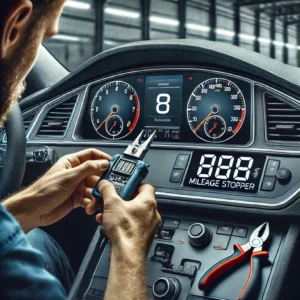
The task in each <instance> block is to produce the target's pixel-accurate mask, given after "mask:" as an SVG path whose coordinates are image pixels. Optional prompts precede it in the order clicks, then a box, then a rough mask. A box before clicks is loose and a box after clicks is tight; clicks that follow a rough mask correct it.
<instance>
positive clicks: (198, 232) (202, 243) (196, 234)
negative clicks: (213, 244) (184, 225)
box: [188, 223, 212, 248]
mask: <svg viewBox="0 0 300 300" xmlns="http://www.w3.org/2000/svg"><path fill="white" fill-rule="evenodd" d="M188 236H189V242H190V245H191V246H192V247H194V248H205V247H206V246H208V244H209V243H210V241H211V238H212V232H211V230H210V229H208V228H207V227H205V226H204V225H203V224H201V223H195V224H193V225H191V226H190V228H189V229H188Z"/></svg>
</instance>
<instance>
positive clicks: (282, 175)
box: [276, 168, 292, 184]
mask: <svg viewBox="0 0 300 300" xmlns="http://www.w3.org/2000/svg"><path fill="white" fill-rule="evenodd" d="M276 178H277V179H278V181H279V183H281V184H288V183H289V182H290V181H291V178H292V173H291V171H290V170H289V169H287V168H280V169H279V170H278V171H277V172H276Z"/></svg>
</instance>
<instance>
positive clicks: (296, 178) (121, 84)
mask: <svg viewBox="0 0 300 300" xmlns="http://www.w3.org/2000/svg"><path fill="white" fill-rule="evenodd" d="M252 1H253V2H255V1H254V0H252ZM244 2H247V1H246V0H245V1H244ZM248 2H250V1H248ZM257 2H258V3H260V2H267V1H257ZM269 2H270V1H269ZM274 2H275V1H274ZM277 2H279V1H277ZM281 2H284V1H281ZM298 8H299V6H298ZM27 84H28V87H27V90H26V92H25V96H24V97H23V99H22V100H21V101H20V103H19V104H17V105H15V106H14V107H13V108H12V111H11V114H10V117H9V120H8V121H7V124H6V127H5V129H3V130H2V131H1V132H0V144H1V145H0V149H1V151H0V162H1V165H2V169H1V189H0V194H1V195H7V194H9V193H12V192H15V191H17V190H19V189H20V188H22V187H25V186H28V185H29V184H31V183H32V182H34V181H35V180H36V179H37V178H39V177H40V176H42V175H43V174H44V173H45V172H46V170H48V169H49V168H50V167H51V165H53V164H54V163H55V162H56V161H57V160H58V159H59V158H60V157H62V156H64V155H66V154H69V153H74V152H77V151H80V150H84V149H87V148H96V149H100V150H101V151H104V152H107V153H109V154H110V155H112V156H114V155H118V154H123V153H124V151H125V154H126V153H128V152H126V151H127V150H126V149H128V148H127V147H128V146H130V145H134V143H136V142H138V143H142V142H145V141H146V143H147V140H148V142H149V140H151V138H152V137H153V141H152V144H151V146H150V144H149V149H147V150H148V152H147V153H146V154H145V157H144V158H143V159H142V160H143V161H144V162H145V164H146V165H147V168H148V170H149V172H148V174H147V175H145V176H144V177H145V179H144V182H146V183H149V184H151V185H153V186H154V187H155V189H156V200H157V202H158V211H159V212H160V214H161V216H162V221H161V223H160V225H159V228H158V230H157V233H156V235H155V238H154V241H153V244H152V246H151V249H150V251H149V253H148V256H147V288H148V294H149V299H164V300H172V299H173V300H175V299H178V300H236V299H253V300H255V299H258V300H262V299H264V300H275V299H287V300H293V299H300V291H299V287H298V281H299V276H300V272H299V270H300V261H299V258H298V257H299V254H298V253H299V248H298V247H299V241H300V239H299V235H300V224H299V221H300V199H299V196H300V169H299V166H298V163H299V160H298V159H300V150H299V146H300V133H299V130H300V70H299V68H297V67H295V66H291V65H289V64H285V63H282V62H280V61H278V60H275V59H273V58H271V57H267V56H265V55H263V54H261V53H257V52H255V51H251V50H249V49H245V48H243V47H237V46H235V45H231V44H229V43H223V42H216V41H209V40H203V39H202V40H201V39H170V40H169V39H165V40H149V41H136V42H133V43H130V44H124V45H120V46H119V47H114V48H111V49H109V50H106V51H103V52H100V53H99V54H96V55H95V56H93V57H92V58H90V59H89V60H87V61H85V62H84V63H82V64H81V65H80V66H78V67H77V68H75V69H74V70H72V71H71V72H69V71H68V70H67V69H66V68H65V67H64V66H63V65H62V64H61V63H60V62H59V61H58V60H57V59H56V58H55V57H54V56H53V55H52V54H51V53H50V52H49V50H47V47H45V46H42V47H41V49H40V52H39V56H38V59H37V61H36V63H35V65H34V68H33V69H32V71H31V72H30V74H29V75H28V77H27ZM24 132H25V136H24ZM150 142H151V141H150ZM150 142H149V143H150ZM132 153H133V152H132ZM124 157H125V158H127V159H128V157H130V156H126V155H125V156H124ZM124 157H123V158H124ZM135 168H136V164H135V163H133V164H132V163H130V161H126V159H123V160H122V157H121V158H119V157H118V160H117V162H116V163H115V165H114V168H112V170H111V174H110V177H109V180H110V181H112V182H113V183H114V184H115V186H116V189H117V192H118V193H119V194H120V193H121V192H122V191H123V190H124V189H125V185H126V184H127V182H128V178H129V177H130V176H131V175H132V174H133V172H134V170H135ZM127 177H128V178H127ZM126 178H127V179H126ZM43 230H45V231H46V232H48V233H49V234H50V235H51V236H53V237H54V238H55V239H56V240H57V241H58V243H59V244H60V246H61V247H62V248H63V250H64V251H65V252H66V254H67V256H68V258H69V260H70V262H71V264H72V267H73V269H74V271H75V273H76V279H75V283H74V285H73V288H72V290H71V293H70V295H69V299H78V300H79V299H85V300H88V299H95V300H96V299H104V294H105V289H106V285H107V279H108V275H109V263H110V243H109V240H108V239H107V237H106V235H105V232H104V230H103V227H102V226H101V225H99V224H98V223H96V221H95V218H94V217H93V216H87V215H86V214H85V211H84V210H83V209H82V208H78V209H76V210H73V211H72V212H71V213H70V214H69V215H68V216H67V217H65V218H64V219H63V220H61V221H59V222H58V223H56V224H54V225H51V226H49V227H45V228H43ZM140 234H141V235H142V234H143V228H140ZM252 251H253V253H252ZM248 253H252V255H248Z"/></svg>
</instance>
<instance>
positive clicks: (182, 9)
mask: <svg viewBox="0 0 300 300" xmlns="http://www.w3.org/2000/svg"><path fill="white" fill-rule="evenodd" d="M178 16H179V22H180V25H179V38H180V39H185V38H186V28H185V23H186V0H179V3H178Z"/></svg>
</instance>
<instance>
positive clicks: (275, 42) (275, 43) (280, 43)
mask: <svg viewBox="0 0 300 300" xmlns="http://www.w3.org/2000/svg"><path fill="white" fill-rule="evenodd" d="M273 44H274V45H275V46H279V47H283V46H284V43H283V42H280V41H273Z"/></svg>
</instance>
